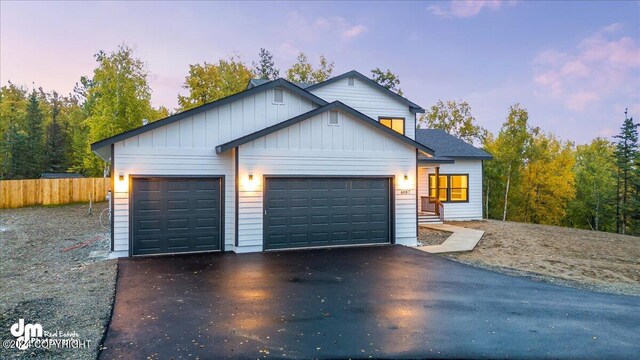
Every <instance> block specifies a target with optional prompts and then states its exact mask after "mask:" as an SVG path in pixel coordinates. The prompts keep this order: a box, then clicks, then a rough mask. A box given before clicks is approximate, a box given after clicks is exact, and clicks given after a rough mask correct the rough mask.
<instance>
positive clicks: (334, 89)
mask: <svg viewBox="0 0 640 360" xmlns="http://www.w3.org/2000/svg"><path fill="white" fill-rule="evenodd" d="M354 80H355V81H354V84H353V86H349V83H348V81H349V80H348V78H344V79H340V80H337V81H335V82H333V83H330V84H327V85H324V86H321V87H319V88H317V89H312V90H311V93H313V94H314V95H316V96H319V97H320V98H322V99H323V100H325V101H327V102H333V101H336V100H338V101H340V102H342V103H344V104H346V105H348V106H350V107H352V108H354V109H356V110H358V111H360V112H361V113H363V114H365V115H367V116H369V117H370V118H372V119H374V120H378V117H379V116H389V117H402V118H404V119H405V121H404V127H405V129H404V134H405V135H406V136H408V137H410V138H411V139H414V140H415V136H416V129H415V127H416V123H415V122H416V114H415V113H412V112H411V111H409V107H408V106H407V105H406V104H403V103H402V102H400V101H398V100H396V99H393V98H392V97H391V96H389V95H388V94H385V93H384V92H383V91H382V90H380V89H375V88H373V87H372V86H370V85H368V84H366V83H364V82H363V81H362V80H359V79H358V78H354Z"/></svg>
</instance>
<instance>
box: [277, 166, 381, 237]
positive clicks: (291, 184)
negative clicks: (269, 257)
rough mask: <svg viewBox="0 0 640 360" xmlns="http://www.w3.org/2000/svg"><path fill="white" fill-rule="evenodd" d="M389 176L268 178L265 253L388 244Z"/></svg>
mask: <svg viewBox="0 0 640 360" xmlns="http://www.w3.org/2000/svg"><path fill="white" fill-rule="evenodd" d="M390 184H391V180H390V179H389V178H307V177H302V178H300V177H297V178H280V177H273V178H267V179H266V180H265V189H266V190H265V204H264V207H265V208H264V209H265V213H264V248H265V250H274V249H288V248H302V247H316V246H337V245H355V244H374V243H389V242H390V241H391V213H392V212H391V186H390Z"/></svg>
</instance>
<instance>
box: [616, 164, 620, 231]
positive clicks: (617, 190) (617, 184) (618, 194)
mask: <svg viewBox="0 0 640 360" xmlns="http://www.w3.org/2000/svg"><path fill="white" fill-rule="evenodd" d="M616 175H617V176H616V233H618V234H619V233H620V168H618V171H617V174H616Z"/></svg>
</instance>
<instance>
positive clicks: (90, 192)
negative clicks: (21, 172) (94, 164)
mask: <svg viewBox="0 0 640 360" xmlns="http://www.w3.org/2000/svg"><path fill="white" fill-rule="evenodd" d="M110 188H111V178H77V179H30V180H0V209H6V208H19V207H23V206H31V205H55V204H70V203H76V202H88V201H89V199H91V200H92V201H95V202H98V201H104V200H105V196H107V190H109V189H110Z"/></svg>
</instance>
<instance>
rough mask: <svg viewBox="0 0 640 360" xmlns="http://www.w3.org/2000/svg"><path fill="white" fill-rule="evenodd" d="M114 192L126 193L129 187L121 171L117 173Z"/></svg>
mask: <svg viewBox="0 0 640 360" xmlns="http://www.w3.org/2000/svg"><path fill="white" fill-rule="evenodd" d="M115 183H116V184H115V192H118V193H126V192H128V191H129V187H128V184H127V177H126V176H125V175H124V173H123V172H119V173H118V180H117V181H116V182H115Z"/></svg>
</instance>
